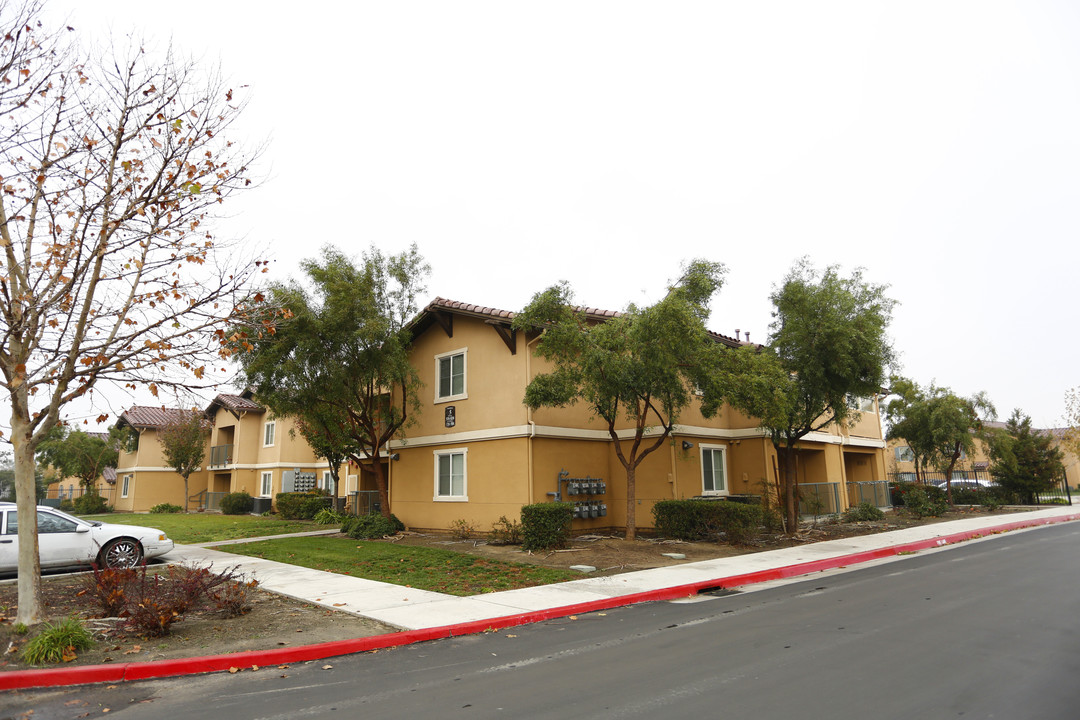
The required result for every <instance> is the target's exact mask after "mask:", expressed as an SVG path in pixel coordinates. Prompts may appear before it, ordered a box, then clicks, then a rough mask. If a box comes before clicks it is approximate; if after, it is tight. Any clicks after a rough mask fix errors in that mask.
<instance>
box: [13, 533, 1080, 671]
mask: <svg viewBox="0 0 1080 720" xmlns="http://www.w3.org/2000/svg"><path fill="white" fill-rule="evenodd" d="M1076 520H1080V513H1073V514H1069V515H1062V516H1059V517H1054V518H1039V519H1032V520H1018V521H1014V522H1010V523H1003V524H1001V525H994V526H992V527H989V528H982V529H979V530H968V531H964V532H958V533H952V534H950V535H942V536H939V537H933V538H926V539H923V540H915V541H912V542H908V543H902V544H900V545H893V546H890V547H884V548H877V549H874V550H866V551H863V552H857V553H851V554H849V555H842V556H838V557H832V558H826V559H822V560H812V561H808V562H804V563H796V564H794V565H785V566H782V567H776V568H769V569H768V570H758V571H755V572H749V573H743V574H740V575H729V576H726V577H719V578H712V579H709V580H700V581H698V582H694V583H688V584H683V585H675V586H672V587H668V588H664V589H661V590H651V591H648V592H639V593H633V594H629V595H622V596H616V597H610V598H604V599H602V600H593V601H590V602H584V603H577V604H574V605H563V606H560V607H554V608H548V609H545V610H537V611H533V612H527V613H519V614H514V615H507V616H504V617H500V618H493V619H489V620H477V621H472V622H465V623H457V624H454V625H444V626H442V627H436V628H427V629H423V630H407V631H403V632H396V633H388V634H385V635H375V636H371V637H364V638H355V639H352V640H335V641H333V642H327V643H319V644H316V645H303V646H300V647H291V648H278V649H274V650H251V651H248V652H239V653H231V654H229V655H211V656H204V657H193V658H180V659H176V660H157V661H152V662H135V663H119V664H115V665H112V664H110V665H88V666H84V667H74V668H66V669H44V670H14V671H11V672H0V690H15V689H25V688H45V687H62V686H73V685H87V684H93V683H120V682H127V681H131V680H148V679H152V678H166V677H177V676H182V675H195V674H199V673H208V672H221V671H225V670H231V669H233V668H236V669H238V670H247V669H251V670H254V669H256V668H263V667H268V666H273V665H281V664H284V663H291V662H307V661H310V660H322V659H325V658H329V657H334V656H337V655H350V654H353V653H361V652H370V651H372V650H381V649H383V648H389V647H398V646H401V645H410V644H412V643H417V642H424V641H425V640H438V639H441V638H448V637H458V636H461V635H471V634H475V633H480V632H485V631H488V630H501V629H503V628H508V627H514V626H517V625H527V624H529V623H535V622H541V621H543V620H550V619H552V618H558V617H566V616H568V615H577V614H582V613H587V612H596V611H598V610H609V609H611V608H616V607H624V606H626V605H634V604H637V603H642V602H654V601H661V600H675V599H678V598H684V597H690V596H693V595H697V594H699V593H701V592H703V591H706V590H715V589H719V588H728V589H730V588H736V587H741V586H744V585H754V584H756V583H762V582H769V581H772V580H781V579H785V578H791V577H797V576H800V575H808V574H810V573H814V572H820V571H822V570H831V569H834V568H839V567H846V566H848V565H856V564H858V563H864V562H869V561H871V560H878V559H881V558H885V557H891V556H894V555H900V554H903V553H910V552H916V551H919V550H926V549H929V548H936V547H942V546H945V545H952V544H955V543H959V542H964V541H965V540H974V539H977V538H981V537H986V536H987V535H997V534H1000V533H1005V532H1009V531H1011V530H1020V529H1024V528H1033V527H1040V526H1043V525H1054V524H1057V523H1062V522H1072V521H1076Z"/></svg>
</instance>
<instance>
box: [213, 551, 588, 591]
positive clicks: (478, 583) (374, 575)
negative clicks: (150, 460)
mask: <svg viewBox="0 0 1080 720" xmlns="http://www.w3.org/2000/svg"><path fill="white" fill-rule="evenodd" d="M228 551H229V552H231V553H235V554H237V555H251V556H254V557H259V558H265V559H267V560H275V561H277V562H283V563H289V564H290V565H300V566H301V567H307V568H313V569H315V570H325V571H327V572H334V573H339V574H342V575H352V576H353V577H359V578H365V579H367V580H380V581H382V582H388V583H393V584H395V585H404V586H406V587H414V588H418V589H421V590H432V591H434V592H441V593H446V594H448V595H461V596H467V595H479V594H480V593H486V592H494V591H496V590H513V589H515V588H521V587H533V586H535V585H547V584H550V583H557V582H566V581H567V580H578V579H580V578H581V575H580V574H579V573H576V572H572V571H568V570H555V569H552V568H545V567H539V566H537V565H527V564H524V563H505V562H499V561H497V560H488V559H485V558H480V557H475V556H472V555H465V554H464V553H458V552H454V551H452V550H440V549H436V548H422V547H409V546H399V545H393V544H390V543H385V542H365V541H362V540H352V539H350V538H340V537H298V538H289V539H282V540H263V541H261V542H252V543H243V544H241V545H230V546H229V548H228Z"/></svg>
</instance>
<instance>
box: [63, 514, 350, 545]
mask: <svg viewBox="0 0 1080 720" xmlns="http://www.w3.org/2000/svg"><path fill="white" fill-rule="evenodd" d="M82 518H83V519H84V520H100V521H102V522H107V523H117V524H119V525H140V526H142V527H153V528H158V529H159V530H164V531H165V534H166V535H168V536H169V537H170V538H171V539H172V541H173V542H177V543H183V544H185V545H192V544H195V543H204V542H213V541H214V540H234V539H236V538H249V537H263V536H266V535H280V534H282V533H295V532H304V531H306V530H329V529H332V528H334V526H333V525H316V524H315V523H313V522H310V521H304V520H280V519H278V518H275V517H262V516H261V515H219V514H217V513H188V514H186V515H185V514H184V513H161V514H145V513H105V514H103V515H83V516H82Z"/></svg>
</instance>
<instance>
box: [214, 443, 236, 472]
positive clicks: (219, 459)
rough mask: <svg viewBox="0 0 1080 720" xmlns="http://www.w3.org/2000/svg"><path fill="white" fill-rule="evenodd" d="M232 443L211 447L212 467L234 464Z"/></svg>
mask: <svg viewBox="0 0 1080 720" xmlns="http://www.w3.org/2000/svg"><path fill="white" fill-rule="evenodd" d="M232 449H233V446H232V445H215V446H214V447H212V448H210V467H212V468H221V467H227V466H228V465H231V464H232V461H233V459H232Z"/></svg>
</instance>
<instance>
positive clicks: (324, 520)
mask: <svg viewBox="0 0 1080 720" xmlns="http://www.w3.org/2000/svg"><path fill="white" fill-rule="evenodd" d="M346 517H347V516H346V515H342V514H341V513H339V512H337V511H336V510H331V509H330V508H328V507H324V508H323V509H322V510H320V511H319V512H317V513H315V515H314V516H313V517H312V518H311V519H312V520H314V521H315V524H316V525H334V524H336V523H341V522H344V521H345V518H346Z"/></svg>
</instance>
